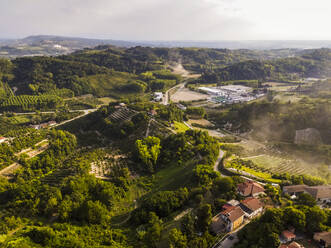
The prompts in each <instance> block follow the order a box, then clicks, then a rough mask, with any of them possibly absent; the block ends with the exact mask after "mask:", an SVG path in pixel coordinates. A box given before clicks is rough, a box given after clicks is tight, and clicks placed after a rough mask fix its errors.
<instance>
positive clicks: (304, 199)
mask: <svg viewBox="0 0 331 248" xmlns="http://www.w3.org/2000/svg"><path fill="white" fill-rule="evenodd" d="M297 203H298V204H300V205H305V206H309V207H313V206H315V205H316V201H315V199H314V198H313V197H312V196H311V195H310V194H307V193H302V194H300V195H299V196H298V199H297Z"/></svg>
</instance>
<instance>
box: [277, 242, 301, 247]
mask: <svg viewBox="0 0 331 248" xmlns="http://www.w3.org/2000/svg"><path fill="white" fill-rule="evenodd" d="M279 248H305V247H304V246H303V245H300V244H298V243H297V242H295V241H292V242H291V243H289V244H287V245H286V244H282V245H281V246H279Z"/></svg>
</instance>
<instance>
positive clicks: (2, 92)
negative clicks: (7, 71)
mask: <svg viewBox="0 0 331 248" xmlns="http://www.w3.org/2000/svg"><path fill="white" fill-rule="evenodd" d="M13 95H14V94H13V91H12V90H11V88H10V87H9V85H8V84H7V83H2V82H0V99H1V98H7V97H10V96H13Z"/></svg>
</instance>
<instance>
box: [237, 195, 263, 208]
mask: <svg viewBox="0 0 331 248" xmlns="http://www.w3.org/2000/svg"><path fill="white" fill-rule="evenodd" d="M241 203H242V204H243V205H244V206H245V207H247V208H249V209H250V210H252V211H253V212H254V211H256V210H258V209H259V208H261V207H262V206H263V205H262V203H261V202H260V200H259V199H257V198H254V197H249V198H246V199H245V200H243V201H242V202H241Z"/></svg>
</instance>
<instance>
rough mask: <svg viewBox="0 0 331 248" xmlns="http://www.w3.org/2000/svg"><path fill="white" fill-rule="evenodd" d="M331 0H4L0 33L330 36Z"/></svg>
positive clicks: (148, 37) (123, 36)
mask: <svg viewBox="0 0 331 248" xmlns="http://www.w3.org/2000/svg"><path fill="white" fill-rule="evenodd" d="M330 24H331V0H0V38H17V37H24V36H28V35H36V34H53V35H67V36H82V37H90V38H109V39H124V40H260V39H263V40H270V39H277V40H281V39H290V40H300V39H312V40H320V39H325V40H327V39H328V40H331V31H330Z"/></svg>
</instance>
